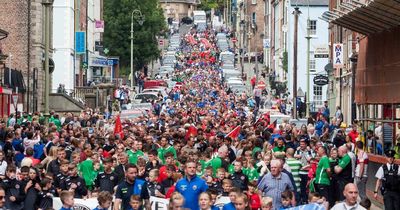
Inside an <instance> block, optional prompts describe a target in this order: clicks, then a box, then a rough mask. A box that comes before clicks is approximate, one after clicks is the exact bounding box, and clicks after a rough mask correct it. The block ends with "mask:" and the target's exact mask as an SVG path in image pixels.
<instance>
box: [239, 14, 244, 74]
mask: <svg viewBox="0 0 400 210" xmlns="http://www.w3.org/2000/svg"><path fill="white" fill-rule="evenodd" d="M244 26H245V22H244V20H242V21H240V42H239V45H240V46H239V53H240V68H241V69H242V78H243V76H244V66H243V54H244V50H243V42H244V36H245V35H244Z"/></svg>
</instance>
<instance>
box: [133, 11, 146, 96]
mask: <svg viewBox="0 0 400 210" xmlns="http://www.w3.org/2000/svg"><path fill="white" fill-rule="evenodd" d="M135 15H136V16H135ZM134 16H135V17H136V19H137V22H138V24H139V25H140V26H141V25H143V22H144V15H142V12H141V11H140V10H137V9H135V10H133V11H132V16H131V88H132V89H133V77H134V75H133V17H134Z"/></svg>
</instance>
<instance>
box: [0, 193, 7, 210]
mask: <svg viewBox="0 0 400 210" xmlns="http://www.w3.org/2000/svg"><path fill="white" fill-rule="evenodd" d="M5 203H6V192H5V191H4V189H3V188H1V187H0V210H3V209H4V206H5Z"/></svg>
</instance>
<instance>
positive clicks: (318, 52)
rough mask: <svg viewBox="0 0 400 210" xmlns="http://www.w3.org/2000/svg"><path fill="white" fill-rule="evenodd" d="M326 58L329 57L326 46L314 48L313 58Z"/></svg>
mask: <svg viewBox="0 0 400 210" xmlns="http://www.w3.org/2000/svg"><path fill="white" fill-rule="evenodd" d="M328 57H329V48H328V46H327V45H321V46H318V47H316V48H315V50H314V58H328Z"/></svg>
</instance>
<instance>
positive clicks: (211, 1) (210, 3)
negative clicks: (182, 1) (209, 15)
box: [198, 0, 225, 11]
mask: <svg viewBox="0 0 400 210" xmlns="http://www.w3.org/2000/svg"><path fill="white" fill-rule="evenodd" d="M224 2H225V0H202V1H201V3H200V5H199V6H198V9H199V10H205V11H208V10H211V9H219V8H221V7H224Z"/></svg>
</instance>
